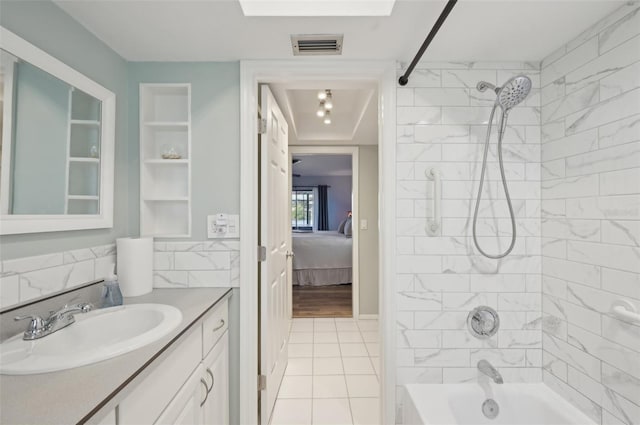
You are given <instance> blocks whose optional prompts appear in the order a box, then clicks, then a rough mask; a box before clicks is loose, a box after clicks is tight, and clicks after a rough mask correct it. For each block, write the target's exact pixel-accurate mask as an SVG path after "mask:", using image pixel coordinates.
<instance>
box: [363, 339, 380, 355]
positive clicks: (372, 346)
mask: <svg viewBox="0 0 640 425" xmlns="http://www.w3.org/2000/svg"><path fill="white" fill-rule="evenodd" d="M365 345H366V346H367V352H368V353H369V355H370V356H371V357H378V356H380V344H378V343H377V342H365Z"/></svg>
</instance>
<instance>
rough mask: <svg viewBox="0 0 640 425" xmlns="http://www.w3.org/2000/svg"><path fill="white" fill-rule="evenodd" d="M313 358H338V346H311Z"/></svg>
mask: <svg viewBox="0 0 640 425" xmlns="http://www.w3.org/2000/svg"><path fill="white" fill-rule="evenodd" d="M313 357H340V345H338V344H313Z"/></svg>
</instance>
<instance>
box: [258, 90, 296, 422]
mask: <svg viewBox="0 0 640 425" xmlns="http://www.w3.org/2000/svg"><path fill="white" fill-rule="evenodd" d="M261 96H262V98H261V103H262V118H263V119H266V122H267V126H266V132H265V133H263V134H262V137H261V158H260V167H261V168H260V193H261V196H260V244H261V245H262V246H264V247H266V251H267V255H266V261H264V262H262V264H261V268H260V374H261V375H264V376H266V378H267V385H266V389H264V390H263V391H262V392H261V394H260V406H261V412H260V413H261V415H260V417H261V422H262V424H264V425H266V424H268V423H269V418H270V417H271V412H272V411H273V405H274V404H275V401H276V397H277V395H278V389H279V388H280V382H281V381H282V377H283V375H284V370H285V368H286V366H287V342H288V338H289V333H288V331H289V321H290V317H289V309H288V292H287V291H288V289H289V285H288V282H287V278H288V273H287V253H288V251H289V240H288V236H289V230H290V227H291V220H290V219H289V215H290V213H291V211H290V201H289V199H288V194H289V190H288V187H287V184H288V180H289V154H288V143H289V141H288V128H287V122H286V121H285V119H284V116H283V115H282V112H281V111H280V108H279V107H278V105H277V104H276V101H275V98H274V97H273V94H272V93H271V91H270V90H269V87H267V86H262V91H261Z"/></svg>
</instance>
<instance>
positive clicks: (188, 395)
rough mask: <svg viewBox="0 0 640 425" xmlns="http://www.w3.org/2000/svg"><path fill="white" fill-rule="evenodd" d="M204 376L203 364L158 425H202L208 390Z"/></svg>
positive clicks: (167, 408) (183, 387)
mask: <svg viewBox="0 0 640 425" xmlns="http://www.w3.org/2000/svg"><path fill="white" fill-rule="evenodd" d="M203 375H204V367H203V366H202V364H200V365H198V368H197V369H196V370H195V371H194V372H193V373H192V374H191V376H190V377H189V379H187V382H185V383H184V385H183V386H182V388H181V389H180V391H178V393H177V394H176V396H175V397H174V398H173V400H171V403H169V405H167V407H166V408H165V409H164V411H163V412H162V414H161V415H160V417H159V418H158V420H157V421H156V422H155V423H156V424H162V425H201V424H202V423H203V422H202V407H201V403H202V402H203V401H204V400H205V397H206V394H207V389H206V388H205V384H204V383H203V382H202V381H201V380H202V377H203Z"/></svg>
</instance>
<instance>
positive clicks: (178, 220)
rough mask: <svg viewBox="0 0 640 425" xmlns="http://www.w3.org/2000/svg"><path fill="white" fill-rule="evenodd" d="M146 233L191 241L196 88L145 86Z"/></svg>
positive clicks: (142, 90) (142, 203)
mask: <svg viewBox="0 0 640 425" xmlns="http://www.w3.org/2000/svg"><path fill="white" fill-rule="evenodd" d="M169 153H171V154H173V155H174V156H178V158H166V157H163V155H165V156H166V154H169ZM140 234H141V235H142V236H155V237H160V238H179V237H189V236H191V85H190V84H182V83H181V84H140Z"/></svg>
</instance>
